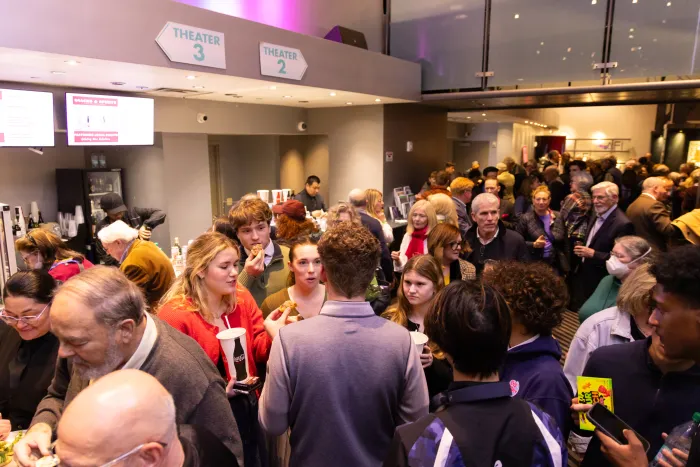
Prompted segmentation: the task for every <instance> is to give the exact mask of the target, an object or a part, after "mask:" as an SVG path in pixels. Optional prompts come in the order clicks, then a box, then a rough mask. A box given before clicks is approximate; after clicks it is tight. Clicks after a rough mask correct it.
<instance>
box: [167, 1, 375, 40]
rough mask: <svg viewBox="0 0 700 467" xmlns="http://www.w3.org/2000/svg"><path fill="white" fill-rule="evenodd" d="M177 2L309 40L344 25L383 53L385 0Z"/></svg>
mask: <svg viewBox="0 0 700 467" xmlns="http://www.w3.org/2000/svg"><path fill="white" fill-rule="evenodd" d="M175 1H177V2H179V3H184V4H187V5H191V6H195V7H198V8H204V9H206V10H210V11H215V12H217V13H222V14H225V15H231V16H236V17H238V18H244V19H247V20H250V21H255V22H258V23H263V24H267V25H269V26H275V27H278V28H281V29H287V30H289V31H294V32H298V33H300V34H306V35H309V36H316V37H323V36H325V35H326V33H327V32H328V31H330V30H331V29H332V28H333V27H334V26H336V25H341V26H345V27H347V28H350V29H355V30H358V31H361V32H362V33H364V35H365V37H366V38H367V44H368V46H369V49H370V50H372V51H375V52H381V50H382V15H383V11H382V0H355V1H353V2H349V1H333V0H175Z"/></svg>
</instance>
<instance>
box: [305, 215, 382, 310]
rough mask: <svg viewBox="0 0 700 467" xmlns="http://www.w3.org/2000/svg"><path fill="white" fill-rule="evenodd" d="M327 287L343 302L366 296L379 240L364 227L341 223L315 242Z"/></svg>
mask: <svg viewBox="0 0 700 467" xmlns="http://www.w3.org/2000/svg"><path fill="white" fill-rule="evenodd" d="M318 253H319V255H320V256H321V264H323V268H324V270H325V271H326V277H327V278H328V283H329V284H330V286H331V287H332V288H333V290H334V291H336V292H337V293H339V294H341V295H343V296H344V297H346V298H353V297H357V296H363V297H364V296H365V292H366V290H367V287H368V286H369V283H370V282H371V281H372V279H373V278H374V272H375V270H376V269H377V267H378V266H379V259H380V257H381V249H380V247H379V240H377V239H376V238H375V237H374V235H372V234H371V233H370V231H369V230H367V229H366V228H365V227H363V226H357V225H354V224H351V223H349V222H341V223H340V224H338V225H336V226H335V227H333V228H331V229H329V230H327V231H326V232H325V233H324V234H323V236H322V237H321V240H320V241H319V242H318Z"/></svg>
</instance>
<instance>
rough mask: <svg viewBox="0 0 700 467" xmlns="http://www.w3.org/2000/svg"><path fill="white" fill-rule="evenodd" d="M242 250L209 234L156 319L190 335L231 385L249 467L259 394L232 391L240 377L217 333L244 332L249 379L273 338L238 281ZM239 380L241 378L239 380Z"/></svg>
mask: <svg viewBox="0 0 700 467" xmlns="http://www.w3.org/2000/svg"><path fill="white" fill-rule="evenodd" d="M239 255H240V253H239V250H238V246H237V245H236V244H235V243H234V241H233V240H231V239H230V238H228V237H226V236H225V235H223V234H220V233H218V232H206V233H204V234H202V235H200V236H199V237H197V238H196V239H195V241H194V242H192V244H191V245H190V246H189V248H188V250H187V264H186V266H185V271H184V272H183V273H182V275H181V276H180V277H179V278H178V279H177V280H176V281H175V283H174V284H173V285H172V287H171V288H170V290H168V292H167V293H166V294H165V296H163V298H162V299H161V307H160V309H159V310H158V317H159V318H160V319H162V320H163V321H165V322H167V323H168V324H170V325H171V326H172V327H174V328H175V329H178V330H179V331H181V332H182V333H184V334H187V335H188V336H190V337H191V338H193V339H194V340H195V341H197V342H198V343H199V345H200V346H201V347H202V348H203V349H204V351H205V353H206V354H207V355H208V356H209V358H211V360H212V362H213V363H214V364H215V365H216V366H217V368H218V369H219V372H220V373H221V376H222V377H223V378H224V379H225V380H226V381H228V386H227V392H228V394H229V397H230V399H229V401H230V403H231V408H232V410H233V414H234V416H235V418H236V422H237V423H238V429H239V431H240V434H241V439H242V440H243V442H244V456H245V464H246V465H256V462H257V458H258V456H259V453H258V449H259V447H261V446H262V445H263V444H262V441H261V440H258V435H257V431H258V415H257V401H256V400H255V399H256V398H257V395H256V394H255V392H254V391H253V392H250V393H249V394H237V393H236V392H235V390H233V384H234V383H235V382H236V380H237V378H236V376H237V375H231V374H230V372H229V365H228V364H227V362H226V358H227V357H226V355H225V354H224V352H223V350H222V348H221V345H220V344H219V340H218V339H217V337H216V335H217V334H218V333H219V332H221V331H224V330H226V329H230V328H244V329H245V340H246V344H247V349H248V356H249V359H248V361H247V362H246V363H247V365H246V366H247V374H248V376H257V374H258V371H257V367H256V364H264V363H265V362H267V359H268V357H269V355H270V347H271V345H272V339H271V337H270V336H269V335H268V334H267V332H265V328H264V326H263V317H262V313H261V312H260V309H259V308H258V306H257V305H256V303H255V300H254V299H253V296H252V295H251V294H250V292H248V290H246V288H245V287H243V286H242V285H240V284H239V283H238V269H237V268H236V264H237V263H238V258H239ZM238 379H240V376H238Z"/></svg>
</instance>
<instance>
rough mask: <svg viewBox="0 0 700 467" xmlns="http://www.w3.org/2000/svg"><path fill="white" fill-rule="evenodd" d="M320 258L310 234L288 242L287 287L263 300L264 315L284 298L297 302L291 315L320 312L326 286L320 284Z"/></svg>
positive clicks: (321, 268)
mask: <svg viewBox="0 0 700 467" xmlns="http://www.w3.org/2000/svg"><path fill="white" fill-rule="evenodd" d="M322 272H323V266H322V265H321V257H320V256H319V254H318V247H317V242H316V241H315V240H312V239H311V238H310V237H299V238H297V239H296V240H295V241H294V242H292V244H290V245H289V279H288V280H287V284H289V287H287V288H284V289H282V290H280V291H279V292H276V293H273V294H272V295H270V296H269V297H267V298H266V299H265V301H264V302H263V303H262V306H261V307H260V309H261V310H262V314H263V317H264V318H267V316H268V315H269V314H270V313H272V312H273V311H275V310H276V309H278V308H279V307H280V306H282V305H283V304H284V303H285V302H286V301H288V300H291V301H293V302H294V303H296V309H294V310H293V311H292V312H290V314H289V315H290V316H296V315H300V316H301V317H302V318H303V319H308V318H313V317H314V316H316V315H318V314H319V313H320V312H321V307H322V306H323V304H324V303H325V301H326V286H325V285H323V284H321V282H320V281H321V273H322Z"/></svg>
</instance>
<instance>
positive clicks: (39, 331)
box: [0, 270, 58, 440]
mask: <svg viewBox="0 0 700 467" xmlns="http://www.w3.org/2000/svg"><path fill="white" fill-rule="evenodd" d="M55 288H56V282H55V281H54V279H53V277H51V276H50V275H49V274H48V273H47V272H45V271H43V270H33V271H20V272H18V273H15V274H14V275H12V277H10V278H9V279H8V281H7V283H6V284H5V289H4V290H3V293H2V297H3V301H4V302H5V309H4V310H2V311H0V319H2V322H0V344H1V345H0V413H1V414H2V417H0V440H3V439H5V437H6V436H7V435H8V433H9V432H10V431H14V430H26V429H27V428H29V425H30V423H31V421H32V418H33V417H34V412H35V411H36V408H37V406H38V405H39V402H41V399H43V398H44V396H45V395H46V390H47V389H48V387H49V385H50V384H51V380H52V379H53V375H54V369H55V367H56V358H57V356H58V339H56V337H55V336H54V335H53V334H51V322H50V320H49V314H50V308H51V306H50V303H51V299H52V297H53V292H54V289H55Z"/></svg>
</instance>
